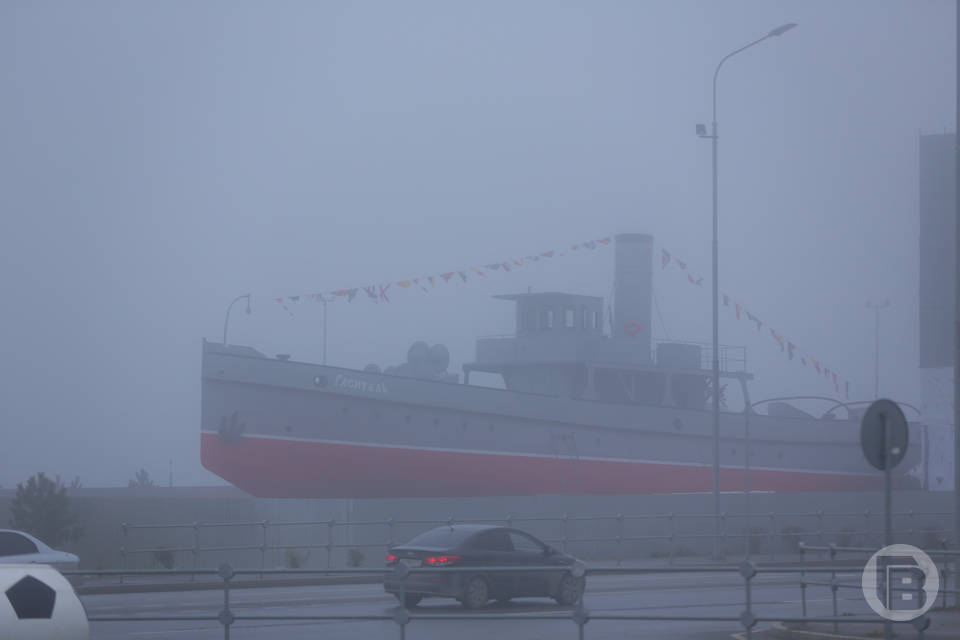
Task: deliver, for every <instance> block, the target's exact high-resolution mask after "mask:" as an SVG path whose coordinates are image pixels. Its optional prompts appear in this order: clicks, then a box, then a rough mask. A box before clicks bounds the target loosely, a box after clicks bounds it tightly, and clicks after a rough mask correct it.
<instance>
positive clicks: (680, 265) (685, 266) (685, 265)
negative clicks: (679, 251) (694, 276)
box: [673, 257, 687, 270]
mask: <svg viewBox="0 0 960 640" xmlns="http://www.w3.org/2000/svg"><path fill="white" fill-rule="evenodd" d="M673 261H674V262H676V263H677V266H679V267H680V268H681V269H684V270H686V268H687V263H686V262H684V261H683V260H681V259H680V258H677V257H674V258H673Z"/></svg>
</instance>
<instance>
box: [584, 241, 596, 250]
mask: <svg viewBox="0 0 960 640" xmlns="http://www.w3.org/2000/svg"><path fill="white" fill-rule="evenodd" d="M583 246H584V247H585V248H587V249H596V248H597V243H596V242H594V241H593V240H591V241H589V242H584V243H583Z"/></svg>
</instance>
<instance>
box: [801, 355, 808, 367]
mask: <svg viewBox="0 0 960 640" xmlns="http://www.w3.org/2000/svg"><path fill="white" fill-rule="evenodd" d="M800 364H802V365H803V366H807V359H806V358H805V357H803V356H800Z"/></svg>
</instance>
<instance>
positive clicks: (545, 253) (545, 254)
mask: <svg viewBox="0 0 960 640" xmlns="http://www.w3.org/2000/svg"><path fill="white" fill-rule="evenodd" d="M540 255H541V256H543V257H544V258H552V257H553V251H544V252H543V253H541V254H540Z"/></svg>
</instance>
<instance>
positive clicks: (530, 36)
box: [0, 0, 955, 487]
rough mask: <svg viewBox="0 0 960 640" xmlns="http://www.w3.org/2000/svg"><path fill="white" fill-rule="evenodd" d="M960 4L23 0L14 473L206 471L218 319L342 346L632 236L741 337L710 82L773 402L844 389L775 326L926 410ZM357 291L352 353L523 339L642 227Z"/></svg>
mask: <svg viewBox="0 0 960 640" xmlns="http://www.w3.org/2000/svg"><path fill="white" fill-rule="evenodd" d="M953 11H954V7H953V4H952V3H949V2H947V1H946V0H937V1H927V2H907V1H905V0H904V1H896V2H894V1H890V2H874V1H871V2H867V1H859V2H854V1H849V2H842V3H838V2H834V1H826V0H825V1H820V2H799V1H797V2H769V1H766V0H757V1H752V2H749V1H729V2H723V3H719V2H709V1H703V2H693V1H687V2H673V1H666V0H662V1H656V2H654V1H650V2H643V3H638V2H594V3H587V2H555V1H547V0H542V1H528V2H522V3H516V2H500V1H495V2H481V3H476V2H474V3H465V2H461V3H449V2H440V1H437V2H425V1H419V0H416V1H415V0H411V1H408V2H404V3H389V2H365V3H353V2H324V3H314V2H293V1H286V2H282V3H265V2H204V3H158V2H84V3H67V2H5V3H3V4H2V5H0V43H2V44H0V52H2V55H0V86H2V87H3V100H2V101H0V149H2V151H0V163H2V165H0V176H2V178H0V179H2V184H0V210H2V218H0V261H2V272H0V285H2V292H3V299H4V304H3V312H2V316H0V318H2V320H0V326H2V327H3V340H2V342H0V345H2V346H0V355H2V362H3V366H2V368H0V438H2V440H0V442H2V447H0V451H2V452H3V453H2V455H0V484H2V485H3V486H4V487H10V486H11V485H14V484H15V483H16V482H18V481H22V480H24V479H25V478H26V477H27V476H28V475H30V474H32V473H33V472H35V471H40V470H43V471H46V472H48V473H50V474H60V475H61V476H63V477H64V478H73V477H74V476H79V477H80V479H81V481H82V482H83V484H84V485H85V486H114V485H124V484H126V482H127V479H128V478H130V477H131V476H132V475H133V473H134V472H135V471H136V470H137V469H139V468H141V467H143V468H145V469H147V470H148V471H149V472H150V473H151V475H152V476H153V477H154V478H155V479H157V480H158V481H160V482H162V483H165V482H166V481H167V472H168V464H169V462H170V461H172V465H173V481H174V483H175V484H177V485H190V484H210V483H218V482H222V481H221V480H219V479H218V478H217V477H216V476H214V475H213V474H211V473H208V472H207V471H205V470H204V469H203V468H202V467H201V466H200V461H199V460H200V456H199V415H200V367H199V365H200V348H201V339H202V338H204V337H206V338H208V339H211V340H219V339H220V338H221V337H222V331H223V321H224V312H225V309H226V306H227V304H228V303H229V302H230V300H231V299H233V298H234V297H235V296H237V295H239V294H244V293H251V294H252V305H251V307H252V313H251V314H250V315H245V314H244V313H243V305H242V304H240V305H237V306H236V307H235V308H234V312H233V314H232V316H231V320H230V327H229V329H230V335H229V341H230V342H231V343H233V344H243V345H250V346H252V347H255V348H257V349H260V350H261V351H263V352H264V353H267V354H270V355H273V354H277V353H289V354H292V356H293V358H294V359H298V360H307V361H315V362H318V361H319V360H320V359H321V357H322V340H321V335H322V329H321V327H322V324H321V321H322V306H321V305H320V304H317V303H313V302H308V301H306V300H301V301H300V302H299V304H297V305H296V306H293V307H291V310H292V311H293V315H292V316H291V315H289V314H288V313H286V312H285V311H284V310H283V309H282V308H281V307H280V305H278V304H277V303H276V302H275V301H274V298H275V297H278V296H291V295H301V294H310V293H316V292H328V291H332V290H336V289H341V288H352V287H362V286H367V285H370V284H373V283H377V284H380V283H388V282H393V281H398V280H404V279H409V278H414V277H423V276H426V275H437V274H440V273H443V272H449V271H452V270H455V269H465V268H469V267H474V266H480V265H483V264H487V263H492V262H499V261H503V260H508V259H515V258H518V257H523V256H527V255H531V254H536V253H538V252H541V251H546V250H549V249H562V248H564V247H566V246H569V245H570V244H573V243H579V242H583V241H587V240H593V239H596V238H602V237H606V236H610V235H612V234H615V233H622V232H644V233H650V234H652V235H653V236H654V238H655V243H656V245H655V246H656V249H655V251H656V253H655V257H659V255H660V250H661V248H663V249H666V250H668V251H670V252H671V254H672V255H675V256H677V257H679V258H680V259H682V260H684V261H686V262H687V264H688V268H689V269H690V270H691V272H695V273H697V274H699V275H702V276H704V281H703V283H702V286H699V287H698V286H692V285H690V284H689V283H688V282H687V281H686V278H685V275H684V274H683V273H682V272H680V271H678V270H677V269H675V268H668V269H660V264H659V261H657V263H656V264H655V275H654V287H655V295H656V300H657V303H658V307H659V310H660V313H661V314H662V322H661V320H660V319H659V317H658V316H657V314H655V315H654V318H655V322H654V328H653V333H654V337H655V338H665V337H669V338H672V339H685V340H695V341H703V342H707V341H709V339H710V303H711V300H710V288H709V283H710V210H711V209H710V207H711V204H710V203H711V200H710V198H711V182H710V171H711V165H710V144H709V141H707V140H702V139H699V138H698V137H697V136H696V135H695V132H694V126H695V124H697V123H709V120H710V100H711V93H710V91H711V79H712V74H713V70H714V67H715V65H716V63H717V62H718V61H719V59H720V58H721V57H723V55H725V54H726V53H728V52H730V51H732V50H733V49H735V48H737V47H739V46H741V45H743V44H745V43H747V42H749V41H751V40H754V39H756V38H758V37H761V36H763V35H764V34H766V33H767V31H769V29H770V28H772V27H774V26H777V25H779V24H782V23H784V22H797V23H799V27H798V28H797V29H795V30H793V31H791V32H789V33H787V34H785V35H784V36H782V37H780V38H774V39H771V40H770V41H767V42H764V43H762V45H760V46H758V47H756V48H754V49H751V50H750V51H749V52H745V53H744V54H742V55H740V56H737V58H736V59H734V60H731V61H730V62H729V63H728V65H725V66H724V69H723V71H722V73H721V76H720V89H719V114H718V120H719V123H720V132H721V147H720V193H721V195H720V211H721V214H720V217H721V223H720V224H721V244H720V283H721V284H720V287H721V290H722V291H724V292H727V293H729V295H731V296H733V297H734V298H735V299H737V300H739V301H741V302H742V303H743V304H744V306H745V307H746V308H748V309H749V310H751V311H752V312H753V313H755V314H756V315H757V316H758V317H760V318H762V319H763V321H764V327H763V331H762V332H761V333H758V332H757V331H756V328H755V327H754V326H753V325H752V324H750V323H749V322H746V321H745V320H744V321H740V322H737V321H736V320H735V319H734V318H733V316H732V314H730V313H727V312H724V313H723V314H722V315H721V342H722V343H725V344H736V345H744V346H746V347H747V350H748V357H749V368H750V369H751V370H752V371H753V372H754V373H755V374H756V375H757V380H756V381H755V383H754V387H753V389H754V391H753V393H754V396H755V397H757V398H762V397H768V396H773V395H782V394H788V393H798V394H799V393H810V394H818V395H832V394H833V388H832V386H833V385H832V383H829V382H828V381H827V380H825V379H824V378H822V377H818V376H815V375H813V374H812V373H811V371H810V369H809V368H803V367H802V366H800V365H799V364H798V363H797V362H796V361H789V360H788V359H787V358H786V357H785V356H784V355H783V353H781V351H780V348H779V347H778V346H777V344H776V343H775V342H774V341H773V340H772V339H771V337H770V335H769V333H768V331H767V328H768V327H773V328H775V329H776V330H777V331H778V332H780V333H782V334H783V335H785V336H787V337H788V339H789V340H790V341H792V342H793V343H794V344H796V345H798V347H800V348H801V349H802V350H803V351H804V352H805V353H807V354H808V355H811V356H813V357H815V358H818V359H820V360H822V361H824V362H825V363H828V364H829V366H830V367H831V368H832V369H834V370H836V371H838V372H840V373H841V374H842V376H843V377H844V378H845V379H848V380H850V382H851V396H852V397H854V398H868V397H870V396H871V395H872V390H873V358H874V353H873V321H874V316H873V312H872V311H870V310H868V309H867V308H865V303H866V302H867V300H873V301H880V300H884V299H889V300H890V302H891V306H890V308H889V309H886V310H884V311H883V313H882V325H881V364H882V371H881V377H880V391H881V394H882V395H886V396H891V397H894V398H897V399H901V400H905V401H907V402H912V403H914V404H919V403H920V401H919V385H918V372H917V264H918V256H917V251H918V249H917V233H918V230H917V145H918V134H919V133H921V132H923V133H936V132H943V131H946V130H952V128H953V125H954V119H955V114H954V104H955V102H954V96H955V74H954V66H953V53H954V49H953V47H954V33H953V24H954V17H953V16H954V13H953ZM567 253H568V255H566V256H556V257H555V258H553V259H551V260H550V261H547V260H543V261H538V262H536V263H534V264H531V265H525V266H524V267H523V268H520V269H514V270H512V271H511V272H509V273H504V272H503V271H502V270H501V271H497V272H491V273H490V274H489V275H488V277H486V278H478V277H470V278H469V279H468V281H467V282H457V281H455V280H451V282H449V283H443V284H437V286H436V287H435V288H430V289H429V291H428V292H423V291H420V290H417V289H416V288H415V287H411V288H408V289H398V288H397V287H393V288H392V289H391V294H390V302H389V303H386V302H380V303H376V304H375V303H373V302H372V301H370V300H367V299H366V298H365V296H363V295H359V296H358V297H357V298H356V299H354V300H353V301H352V302H350V303H347V302H346V301H345V300H342V299H341V300H337V301H335V302H333V303H330V304H329V305H328V307H327V312H328V361H329V363H330V364H334V365H338V366H344V367H355V368H362V367H363V366H364V365H366V364H367V363H370V362H376V363H379V364H380V365H381V366H383V365H389V364H396V363H399V362H400V361H401V360H403V358H404V357H405V354H406V351H407V347H408V346H409V344H410V343H411V342H413V341H414V340H421V339H422V340H427V341H429V342H431V343H434V342H441V343H444V344H446V345H447V346H448V347H449V349H450V351H451V355H452V365H451V371H459V369H460V365H461V364H462V363H464V362H468V361H470V360H471V359H472V358H473V340H474V338H475V337H476V336H478V335H485V334H501V333H510V332H512V330H513V316H512V312H513V309H512V305H511V304H509V303H507V302H503V301H499V300H493V299H491V297H490V296H491V295H493V294H498V293H511V292H521V291H526V290H528V288H529V289H531V290H533V291H548V290H560V291H570V292H574V293H585V294H594V295H602V296H605V297H607V296H609V294H610V289H611V284H612V265H613V252H612V248H610V247H603V246H599V247H598V248H597V249H595V250H593V251H578V252H567Z"/></svg>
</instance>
